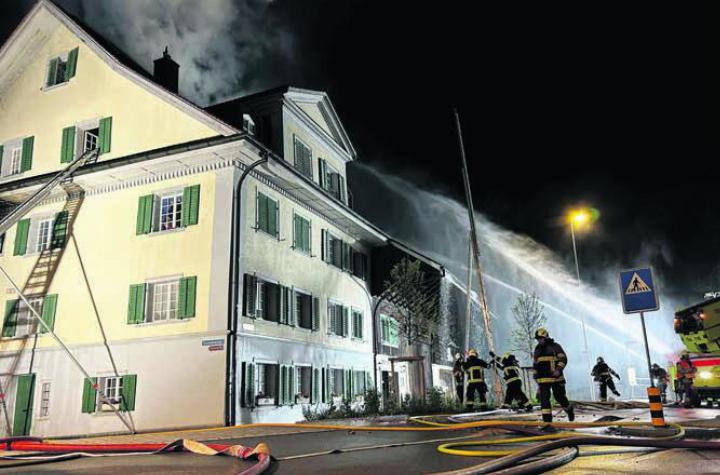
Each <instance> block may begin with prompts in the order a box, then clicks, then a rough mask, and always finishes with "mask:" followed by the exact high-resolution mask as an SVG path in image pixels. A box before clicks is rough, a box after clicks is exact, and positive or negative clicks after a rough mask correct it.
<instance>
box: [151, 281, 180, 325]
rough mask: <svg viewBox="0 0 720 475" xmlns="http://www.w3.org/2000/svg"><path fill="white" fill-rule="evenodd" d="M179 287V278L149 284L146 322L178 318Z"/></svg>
mask: <svg viewBox="0 0 720 475" xmlns="http://www.w3.org/2000/svg"><path fill="white" fill-rule="evenodd" d="M179 287H180V281H179V280H172V281H167V282H158V283H154V284H148V296H149V297H148V312H147V319H146V320H145V321H146V322H161V321H166V320H175V319H176V318H177V314H178V290H179Z"/></svg>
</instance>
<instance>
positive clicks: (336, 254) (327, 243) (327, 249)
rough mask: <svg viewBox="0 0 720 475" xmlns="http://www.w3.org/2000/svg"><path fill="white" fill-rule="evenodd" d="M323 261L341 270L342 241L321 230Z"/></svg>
mask: <svg viewBox="0 0 720 475" xmlns="http://www.w3.org/2000/svg"><path fill="white" fill-rule="evenodd" d="M322 244H323V249H322V254H323V256H322V257H323V260H324V261H325V262H327V263H328V264H332V265H334V266H335V267H337V268H340V269H342V268H343V244H344V243H343V241H342V239H340V238H338V237H336V236H334V235H333V234H331V233H330V231H327V230H325V229H323V230H322Z"/></svg>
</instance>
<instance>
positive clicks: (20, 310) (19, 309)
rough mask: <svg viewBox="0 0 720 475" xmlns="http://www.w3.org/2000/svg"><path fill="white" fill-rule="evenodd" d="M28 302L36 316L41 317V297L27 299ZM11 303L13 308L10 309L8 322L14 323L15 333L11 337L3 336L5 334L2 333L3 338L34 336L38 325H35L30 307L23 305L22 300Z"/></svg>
mask: <svg viewBox="0 0 720 475" xmlns="http://www.w3.org/2000/svg"><path fill="white" fill-rule="evenodd" d="M28 301H29V302H30V305H31V306H32V308H34V309H35V311H36V312H37V313H38V314H40V315H42V305H43V299H42V297H34V298H29V299H28ZM13 302H14V307H13V309H12V315H11V316H10V320H9V321H10V322H14V324H15V325H14V330H15V332H14V334H12V335H5V332H3V336H16V337H18V336H27V335H32V334H34V333H35V332H34V330H35V329H37V328H38V326H39V325H40V324H39V323H36V320H35V315H33V313H32V311H31V310H30V307H28V306H27V305H26V304H25V301H24V300H15V301H13ZM6 326H7V323H6Z"/></svg>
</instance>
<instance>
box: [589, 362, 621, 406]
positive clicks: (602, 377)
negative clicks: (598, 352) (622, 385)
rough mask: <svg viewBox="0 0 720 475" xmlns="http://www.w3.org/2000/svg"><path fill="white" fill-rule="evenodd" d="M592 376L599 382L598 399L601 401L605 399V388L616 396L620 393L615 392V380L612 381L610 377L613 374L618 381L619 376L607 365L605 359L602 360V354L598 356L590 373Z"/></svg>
mask: <svg viewBox="0 0 720 475" xmlns="http://www.w3.org/2000/svg"><path fill="white" fill-rule="evenodd" d="M590 374H591V375H592V377H593V380H595V381H597V382H598V383H600V400H601V401H607V390H608V388H610V391H612V393H613V394H614V395H616V396H619V395H620V393H619V392H617V389H615V382H614V381H613V379H612V377H613V376H615V377H616V378H617V379H618V381H620V376H619V375H618V374H617V373H616V372H615V371H613V369H612V368H611V367H610V366H608V364H607V363H605V360H603V358H602V356H599V357H598V359H597V364H596V365H595V366H594V367H593V369H592V373H590Z"/></svg>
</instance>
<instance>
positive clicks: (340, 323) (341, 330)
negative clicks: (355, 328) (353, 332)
mask: <svg viewBox="0 0 720 475" xmlns="http://www.w3.org/2000/svg"><path fill="white" fill-rule="evenodd" d="M349 312H350V309H349V308H348V307H344V306H343V305H341V304H339V303H336V302H333V301H330V300H328V333H330V334H331V335H337V336H348V330H349V315H350V313H349Z"/></svg>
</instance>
